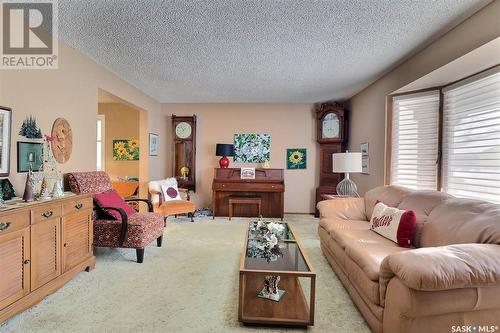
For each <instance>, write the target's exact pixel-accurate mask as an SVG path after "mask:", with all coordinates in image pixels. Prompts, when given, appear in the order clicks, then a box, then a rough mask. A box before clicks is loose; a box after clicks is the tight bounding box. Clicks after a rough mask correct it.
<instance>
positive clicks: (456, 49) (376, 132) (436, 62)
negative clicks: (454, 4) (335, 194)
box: [349, 0, 500, 193]
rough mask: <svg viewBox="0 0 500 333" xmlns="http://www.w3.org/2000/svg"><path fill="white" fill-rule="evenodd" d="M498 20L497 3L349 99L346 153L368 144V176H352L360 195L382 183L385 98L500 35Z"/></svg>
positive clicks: (498, 1)
mask: <svg viewBox="0 0 500 333" xmlns="http://www.w3.org/2000/svg"><path fill="white" fill-rule="evenodd" d="M499 18H500V0H496V1H494V2H493V3H491V4H490V5H488V6H486V7H485V8H483V9H482V10H480V11H479V12H477V13H476V14H475V15H473V16H471V17H470V18H469V19H467V20H466V21H464V22H463V23H462V24H460V25H458V26H457V27H455V28H454V29H453V30H451V31H449V32H448V33H447V34H445V35H444V36H443V37H441V38H440V39H438V40H437V41H435V42H434V43H432V44H431V45H429V46H428V47H427V48H426V49H424V50H423V51H421V52H420V53H418V54H417V55H415V56H414V57H412V58H411V59H409V60H407V61H406V62H404V63H403V64H401V65H400V66H398V67H397V68H395V69H394V70H393V71H391V72H390V73H388V74H387V75H385V76H384V77H382V78H381V79H379V80H378V81H376V82H375V83H373V84H372V85H370V86H369V87H368V88H366V89H364V90H363V91H361V92H360V93H358V94H357V95H355V96H354V97H352V98H351V100H350V109H351V113H350V118H351V121H350V137H349V150H351V151H359V149H360V148H359V145H360V143H362V142H368V143H369V144H370V175H361V174H356V175H353V176H352V179H353V180H354V181H355V182H356V183H357V184H358V187H359V190H360V193H364V192H365V191H367V190H369V189H371V188H373V187H376V186H379V185H382V184H384V161H385V109H386V105H385V104H386V96H387V95H388V94H390V93H392V92H393V91H395V90H397V89H399V88H401V87H403V86H405V85H407V84H408V83H410V82H413V81H415V80H416V79H418V78H420V77H422V76H424V75H426V74H428V73H430V72H432V71H433V70H435V69H437V68H439V67H441V66H443V65H445V64H447V63H449V62H451V61H453V60H454V59H457V58H459V57H461V56H463V55H464V54H466V53H468V52H470V51H472V50H474V49H476V48H478V47H480V46H481V45H483V44H485V43H487V42H489V41H491V40H493V39H495V38H497V37H498V36H500V19H499ZM499 59H500V55H499Z"/></svg>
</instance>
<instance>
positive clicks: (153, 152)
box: [149, 133, 159, 156]
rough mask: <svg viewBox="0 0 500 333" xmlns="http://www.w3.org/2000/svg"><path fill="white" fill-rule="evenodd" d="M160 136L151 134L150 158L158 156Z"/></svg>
mask: <svg viewBox="0 0 500 333" xmlns="http://www.w3.org/2000/svg"><path fill="white" fill-rule="evenodd" d="M158 139H159V137H158V134H154V133H149V156H158Z"/></svg>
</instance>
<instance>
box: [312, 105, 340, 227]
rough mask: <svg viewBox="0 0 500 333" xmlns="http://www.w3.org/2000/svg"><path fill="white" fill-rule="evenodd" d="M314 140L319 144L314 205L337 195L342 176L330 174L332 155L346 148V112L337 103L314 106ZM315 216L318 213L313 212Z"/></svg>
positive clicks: (316, 211)
mask: <svg viewBox="0 0 500 333" xmlns="http://www.w3.org/2000/svg"><path fill="white" fill-rule="evenodd" d="M314 109H315V112H316V127H317V129H316V133H317V134H316V138H317V141H318V143H319V161H320V163H319V187H318V188H316V203H315V204H317V203H318V202H319V201H321V196H322V195H323V194H337V191H336V187H337V184H338V183H339V182H340V181H341V180H342V179H343V177H344V175H343V174H339V173H333V172H332V167H333V166H332V154H334V153H340V152H345V150H346V147H347V128H348V126H347V110H345V109H344V107H343V105H342V104H339V103H322V104H316V105H315V107H314ZM315 216H316V217H318V216H319V212H318V210H317V209H316V210H315Z"/></svg>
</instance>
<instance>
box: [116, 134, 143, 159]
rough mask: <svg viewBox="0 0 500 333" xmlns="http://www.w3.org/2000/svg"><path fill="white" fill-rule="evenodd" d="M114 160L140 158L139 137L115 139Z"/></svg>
mask: <svg viewBox="0 0 500 333" xmlns="http://www.w3.org/2000/svg"><path fill="white" fill-rule="evenodd" d="M113 160H115V161H137V160H139V140H137V139H119V140H113Z"/></svg>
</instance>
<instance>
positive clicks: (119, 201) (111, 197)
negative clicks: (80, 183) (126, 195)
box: [94, 190, 136, 220]
mask: <svg viewBox="0 0 500 333" xmlns="http://www.w3.org/2000/svg"><path fill="white" fill-rule="evenodd" d="M94 200H95V202H96V203H97V205H98V206H99V207H100V208H102V209H103V210H104V211H105V212H106V213H108V214H109V215H111V216H113V217H114V218H115V219H117V220H121V219H122V217H121V215H120V213H119V212H118V211H116V210H114V209H104V207H115V208H121V209H123V210H124V211H125V214H127V217H128V216H130V215H132V214H135V213H136V211H135V209H133V208H132V207H130V206H129V205H128V204H127V203H126V202H125V200H123V198H122V197H120V195H118V193H116V191H115V190H109V191H107V192H103V193H99V194H95V195H94Z"/></svg>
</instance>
